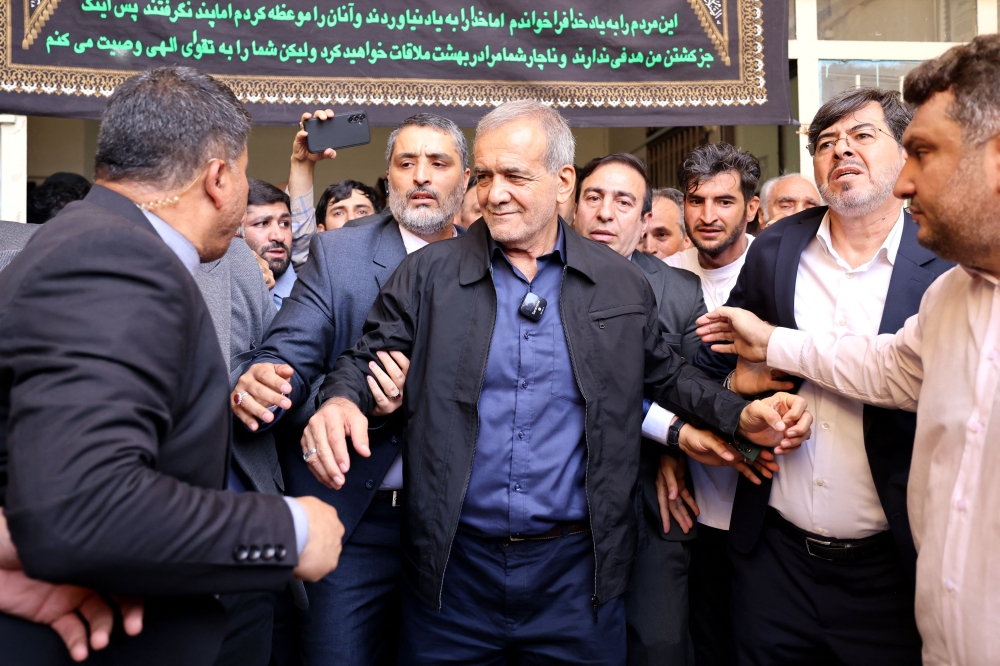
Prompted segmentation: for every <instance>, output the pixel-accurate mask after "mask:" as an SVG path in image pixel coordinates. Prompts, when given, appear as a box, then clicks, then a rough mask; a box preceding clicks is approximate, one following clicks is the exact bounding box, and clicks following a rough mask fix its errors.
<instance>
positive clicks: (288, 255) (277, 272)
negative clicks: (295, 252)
mask: <svg viewBox="0 0 1000 666" xmlns="http://www.w3.org/2000/svg"><path fill="white" fill-rule="evenodd" d="M278 249H281V250H284V251H285V258H284V259H269V258H268V257H267V253H268V252H269V251H270V250H278ZM257 254H259V255H260V256H261V258H263V259H264V261H266V262H267V267H268V268H270V269H271V273H273V274H274V279H275V280H277V279H278V278H280V277H281V276H282V275H284V274H285V273H286V272H287V271H288V267H289V265H291V263H292V248H290V247H289V246H287V245H282V244H281V243H277V242H275V243H268V244H267V245H264V246H263V247H261V248H260V252H258V253H257Z"/></svg>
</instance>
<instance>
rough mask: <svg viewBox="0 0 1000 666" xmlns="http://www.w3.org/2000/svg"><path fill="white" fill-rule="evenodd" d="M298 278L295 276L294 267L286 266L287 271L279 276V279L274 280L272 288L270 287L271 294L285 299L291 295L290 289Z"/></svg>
mask: <svg viewBox="0 0 1000 666" xmlns="http://www.w3.org/2000/svg"><path fill="white" fill-rule="evenodd" d="M297 277H298V276H297V275H296V274H295V267H294V266H292V264H291V263H289V264H288V269H287V270H286V271H285V272H284V273H282V274H281V277H279V278H275V280H274V286H273V287H271V293H272V294H277V295H278V296H281V297H282V298H285V297H287V296H288V295H289V294H290V293H292V287H293V286H294V285H295V280H296V278H297Z"/></svg>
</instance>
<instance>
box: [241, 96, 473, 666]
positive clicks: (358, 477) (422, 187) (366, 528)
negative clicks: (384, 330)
mask: <svg viewBox="0 0 1000 666" xmlns="http://www.w3.org/2000/svg"><path fill="white" fill-rule="evenodd" d="M320 113H323V114H324V115H325V113H326V112H317V115H319V114H320ZM306 138H307V134H306V132H305V131H301V132H299V136H298V137H297V138H296V141H297V142H298V141H301V142H302V143H303V145H305V141H306ZM388 154H389V163H388V175H389V187H390V192H389V208H388V209H387V210H385V211H383V212H382V213H379V214H377V215H372V216H369V217H365V218H360V219H358V220H354V221H353V222H351V223H349V224H348V225H347V226H345V227H342V228H340V229H333V230H331V231H326V232H323V233H320V234H317V235H316V236H315V237H314V238H313V240H312V242H311V244H310V248H309V260H308V261H307V262H306V263H305V265H304V266H303V267H302V270H301V271H300V272H299V273H298V280H297V282H296V284H295V286H294V287H293V288H292V292H291V294H290V295H289V296H288V297H287V298H285V299H284V301H283V302H282V306H281V311H280V312H279V313H278V315H277V316H276V317H275V319H274V322H273V323H272V325H271V328H270V330H269V331H268V333H267V337H266V339H265V340H264V344H263V346H262V347H261V348H260V350H259V352H258V354H257V355H256V356H255V358H254V361H253V366H252V367H251V368H250V369H249V370H248V371H247V372H246V373H245V374H244V375H243V377H242V378H240V381H239V382H238V383H237V385H236V388H235V390H234V392H233V395H234V396H236V397H237V400H238V401H239V402H240V403H241V404H240V405H238V406H236V408H235V410H234V411H235V413H236V415H237V417H239V418H240V420H241V421H243V423H244V424H246V425H247V427H248V428H249V429H250V430H251V431H254V432H259V433H261V435H260V436H259V437H262V436H270V432H271V431H272V430H273V431H274V439H275V440H276V441H277V443H278V453H279V457H280V458H281V463H282V468H283V471H284V480H285V484H286V491H287V492H288V493H290V494H292V495H298V494H299V493H305V494H308V495H313V496H316V497H319V498H321V499H323V500H324V501H326V502H328V503H330V504H332V505H333V506H334V507H336V509H337V512H338V514H339V516H340V519H341V520H342V521H343V523H344V526H345V530H346V532H345V534H344V551H343V553H342V554H341V557H340V564H339V565H338V568H337V571H336V573H335V574H334V575H331V576H327V577H326V578H324V579H323V580H322V581H320V582H318V583H315V584H310V585H308V586H307V587H306V589H307V592H308V594H309V609H308V611H307V612H305V613H303V617H302V624H301V630H302V634H301V639H302V651H303V657H304V660H305V663H306V664H327V663H345V664H375V663H394V662H395V658H394V651H395V643H396V640H397V637H398V633H399V629H398V619H399V585H400V580H401V579H400V567H401V557H402V555H401V551H400V529H401V525H402V517H401V512H402V510H403V509H402V493H401V492H400V490H401V489H402V483H403V482H402V459H401V457H400V452H401V451H402V443H403V437H404V425H405V424H404V423H403V422H402V419H401V417H400V416H399V415H393V416H391V417H389V418H388V419H385V420H384V421H383V422H382V423H376V422H373V424H372V430H371V432H370V434H369V436H370V437H371V439H372V441H373V446H372V455H371V457H369V458H362V457H359V456H356V455H354V456H352V457H351V462H350V470H351V474H350V475H349V480H348V481H347V482H346V483H344V481H343V478H341V479H340V482H339V483H337V484H336V485H337V486H339V485H340V484H343V487H342V488H340V490H337V491H334V490H333V486H334V483H331V484H330V486H329V487H327V486H324V485H323V484H321V483H320V482H319V481H317V480H316V477H314V476H313V474H312V472H311V471H310V468H311V467H314V465H315V462H316V456H315V453H313V454H308V453H307V455H306V456H305V458H306V460H305V461H303V457H304V456H303V451H302V450H301V449H300V446H299V441H300V438H301V432H302V428H303V427H304V426H305V424H306V423H307V422H308V420H309V417H310V416H312V413H313V409H314V405H313V402H314V400H313V399H312V397H313V396H314V395H315V391H314V389H318V386H319V384H321V383H322V380H323V377H324V376H325V375H326V373H328V372H329V371H330V370H332V369H333V364H334V362H335V361H336V360H337V357H338V356H340V354H341V352H343V351H344V350H345V349H349V348H350V347H353V346H354V344H355V343H356V342H357V340H358V338H360V337H361V328H362V325H363V324H364V322H365V318H366V317H367V316H368V311H369V310H370V309H371V306H372V304H373V303H374V302H375V298H376V296H378V293H379V290H380V289H381V288H382V286H383V285H384V284H385V283H386V281H387V280H388V279H389V276H391V275H392V274H393V271H395V270H396V267H397V266H398V265H399V263H400V262H401V261H402V260H403V258H404V257H406V255H407V254H409V253H411V252H414V251H417V250H418V249H420V248H421V247H422V246H424V245H426V244H427V243H428V242H429V241H436V240H440V239H443V238H450V237H452V236H454V235H456V233H457V231H456V228H455V227H454V225H453V224H452V221H453V220H454V217H455V214H456V213H457V212H458V211H459V209H460V207H461V204H462V199H463V196H464V194H465V183H466V182H467V180H468V177H469V169H468V153H467V148H466V143H465V137H464V136H463V134H462V132H461V130H460V129H459V128H458V126H456V125H455V124H454V123H452V122H451V121H450V120H447V119H445V118H441V117H440V116H434V115H430V114H418V115H416V116H413V117H411V118H408V119H407V120H405V121H404V122H403V124H402V125H400V126H399V127H398V128H397V129H396V131H394V132H393V133H392V135H391V136H390V137H389V150H388ZM312 157H315V158H316V159H320V158H321V157H323V155H314V156H312ZM382 356H383V358H382V361H383V363H385V364H386V366H387V369H389V370H390V371H391V370H392V368H394V367H395V366H393V365H392V362H391V360H390V357H389V356H388V355H382ZM400 362H401V363H402V367H405V365H406V363H405V359H402V357H400ZM381 372H382V370H381V369H379V370H378V371H377V372H376V373H375V374H379V373H381ZM382 376H383V377H386V378H387V376H386V375H382ZM397 376H398V375H397ZM387 379H388V378H387ZM372 381H374V380H372ZM383 386H385V385H383ZM395 386H402V381H401V379H400V381H399V382H398V383H397V384H389V385H388V386H387V387H386V388H385V389H384V390H385V393H384V394H383V393H382V392H381V391H379V392H377V393H376V390H373V394H375V395H376V398H377V399H379V400H382V401H384V402H388V398H386V397H385V396H387V395H388V396H393V395H396V396H397V397H398V394H399V391H398V389H396V388H395ZM379 388H381V387H379ZM373 389H376V387H373ZM282 394H284V395H282ZM240 396H242V399H241V400H240V399H239V398H240ZM271 406H277V407H279V409H278V410H277V411H276V412H275V413H274V414H272V413H271V411H269V410H268V407H271ZM293 406H294V407H293ZM331 481H333V480H331Z"/></svg>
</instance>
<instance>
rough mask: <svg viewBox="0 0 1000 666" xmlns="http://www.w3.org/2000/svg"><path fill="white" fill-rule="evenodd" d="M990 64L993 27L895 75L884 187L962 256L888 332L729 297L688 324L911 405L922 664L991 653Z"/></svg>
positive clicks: (928, 243) (745, 349)
mask: <svg viewBox="0 0 1000 666" xmlns="http://www.w3.org/2000/svg"><path fill="white" fill-rule="evenodd" d="M998 73H1000V37H998V36H997V35H995V34H994V35H984V36H982V37H978V38H976V39H975V40H974V41H973V42H972V43H970V44H963V45H961V46H957V47H955V48H953V49H951V50H950V51H948V52H947V53H945V54H944V55H943V56H941V57H940V58H938V59H936V60H932V61H928V62H925V63H923V64H922V65H921V66H919V67H918V68H916V69H915V70H913V71H912V72H911V73H910V74H909V75H908V76H907V77H906V81H905V84H904V92H905V96H906V101H907V102H909V103H910V104H913V105H916V106H917V107H918V108H917V112H916V115H915V116H914V119H913V122H912V124H911V125H910V126H909V128H908V129H907V130H906V134H905V135H904V137H903V145H904V146H905V147H906V150H907V154H908V159H907V161H906V166H905V167H904V168H903V170H902V173H901V174H900V176H899V179H898V180H897V181H896V185H895V195H896V196H897V197H900V198H905V199H910V200H911V202H912V203H911V208H910V210H911V212H912V214H913V218H914V221H915V222H916V223H917V224H919V226H920V230H919V232H918V235H917V239H918V240H919V242H920V244H921V245H923V246H924V247H926V248H928V249H930V250H933V251H934V252H937V253H938V254H940V255H941V256H943V257H946V258H947V259H952V260H955V261H957V262H959V263H960V264H961V266H960V267H956V268H953V269H952V270H950V271H948V272H947V273H945V274H944V275H943V276H942V277H941V278H939V279H938V280H937V281H936V282H934V284H933V285H931V287H930V288H929V289H928V290H927V292H926V295H925V296H924V297H923V301H922V302H921V304H920V310H919V313H918V314H917V315H916V316H911V317H910V318H909V319H907V320H906V322H905V325H904V326H903V327H902V329H901V330H899V331H898V332H896V333H895V334H892V333H891V332H888V331H886V332H883V333H885V334H882V335H878V336H877V337H875V336H874V335H873V334H872V333H870V332H867V333H866V332H860V331H854V330H851V329H850V328H846V329H845V328H833V329H832V330H830V329H828V330H821V331H815V332H807V331H794V330H788V329H786V328H778V329H775V328H774V327H773V326H770V325H768V324H764V323H763V322H761V321H760V320H759V319H757V317H755V316H753V315H752V314H750V313H748V312H744V311H742V310H730V309H729V308H726V309H723V310H722V311H720V312H719V313H716V314H715V315H713V316H712V320H714V321H715V322H716V323H714V324H711V325H708V318H706V319H705V323H706V325H705V326H704V327H703V328H702V329H699V330H700V332H702V333H704V334H705V338H704V339H705V340H706V341H712V342H719V341H721V340H735V341H736V344H735V349H733V348H732V347H731V346H728V345H718V347H719V350H720V351H729V350H734V351H738V352H739V353H740V355H741V356H745V357H747V358H749V359H751V360H753V361H765V360H766V361H767V363H768V364H769V365H772V366H774V367H777V368H780V369H782V370H785V371H788V372H793V373H795V374H797V375H801V376H803V377H805V378H807V379H808V380H809V381H810V382H813V383H815V384H817V385H820V386H823V387H824V388H825V389H827V390H830V391H835V392H837V393H838V394H841V395H844V396H847V397H849V398H853V399H856V400H863V401H865V402H867V403H870V404H873V405H880V406H883V407H899V408H901V409H905V410H909V411H914V410H915V411H916V412H917V424H918V425H917V429H916V438H915V441H914V445H913V462H912V467H911V469H910V474H909V483H908V497H907V505H908V510H909V517H910V524H911V526H912V530H913V539H914V542H915V544H916V546H917V549H918V551H919V558H918V560H917V580H916V620H917V625H918V626H919V628H920V635H921V638H922V639H923V663H924V664H925V665H928V666H938V665H943V664H948V665H949V666H965V665H973V664H976V665H978V664H995V663H997V660H998V657H1000V635H998V634H997V631H996V627H997V625H998V623H1000V611H998V607H997V603H996V600H997V598H1000V575H998V574H997V570H996V565H995V564H994V563H995V562H996V551H997V546H998V544H1000V529H998V528H997V522H996V517H995V516H996V506H997V504H998V502H1000V485H998V484H997V483H996V482H995V478H996V472H997V469H998V465H1000V458H998V456H997V450H996V446H995V443H996V440H995V439H994V438H993V436H992V435H995V434H996V433H997V429H998V427H1000V425H998V422H997V414H998V412H997V411H996V410H995V406H996V404H997V395H998V390H997V389H998V386H1000V289H998V288H997V287H998V278H1000V226H998V224H997V221H998V220H1000V85H998V84H1000V74H998ZM887 307H888V304H887ZM732 329H735V331H733V330H732ZM822 420H823V419H822V417H821V416H818V418H817V421H822ZM886 663H890V662H886ZM893 663H895V662H893Z"/></svg>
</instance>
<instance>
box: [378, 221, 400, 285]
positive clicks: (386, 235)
mask: <svg viewBox="0 0 1000 666" xmlns="http://www.w3.org/2000/svg"><path fill="white" fill-rule="evenodd" d="M405 258H406V245H404V244H403V236H402V234H400V233H399V224H397V222H396V220H395V219H394V218H393V217H392V216H391V215H390V216H389V218H388V220H387V221H386V224H385V226H384V227H382V233H380V234H379V236H378V241H377V243H376V246H375V254H374V256H373V257H372V262H373V263H374V264H375V265H376V267H377V268H376V269H375V281H376V282H378V288H379V289H381V288H382V287H384V286H385V283H386V282H387V281H388V280H389V277H390V276H392V274H393V272H395V270H396V267H397V266H399V263H400V262H401V261H403V259H405Z"/></svg>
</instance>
